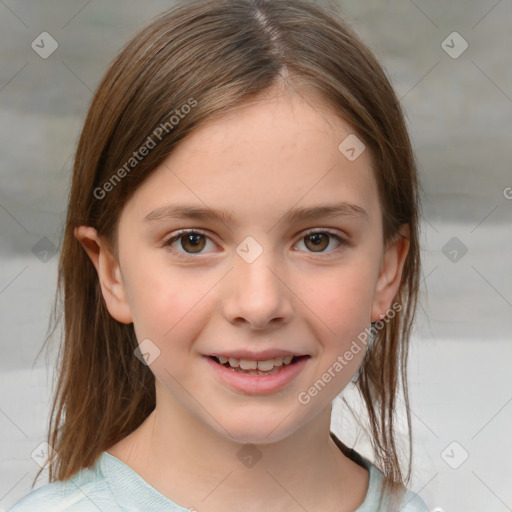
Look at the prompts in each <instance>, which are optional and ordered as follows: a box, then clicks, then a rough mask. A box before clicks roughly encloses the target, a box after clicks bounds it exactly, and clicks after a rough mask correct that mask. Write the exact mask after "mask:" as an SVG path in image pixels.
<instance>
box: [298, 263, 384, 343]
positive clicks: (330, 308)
mask: <svg viewBox="0 0 512 512" xmlns="http://www.w3.org/2000/svg"><path fill="white" fill-rule="evenodd" d="M374 287H375V277H374V272H372V266H371V263H370V262H366V263H364V262H361V263H354V264H350V265H345V266H343V265H340V266H339V268H337V269H334V267H333V268H330V269H329V270H327V269H326V271H325V273H321V274H320V273H317V274H316V276H315V279H314V282H309V281H308V282H307V283H305V285H304V287H303V289H302V292H301V293H300V296H301V297H303V298H304V299H303V300H304V303H305V304H306V305H307V307H309V308H310V309H311V311H312V312H313V313H314V314H315V315H316V316H317V318H318V322H317V323H318V324H320V325H323V327H324V328H325V332H326V333H327V334H329V335H330V336H331V337H333V339H337V340H349V339H352V337H354V336H357V334H359V332H361V330H363V329H364V328H365V327H367V326H368V325H369V323H370V312H371V305H372V300H373V291H374Z"/></svg>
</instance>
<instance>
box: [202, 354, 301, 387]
mask: <svg viewBox="0 0 512 512" xmlns="http://www.w3.org/2000/svg"><path fill="white" fill-rule="evenodd" d="M204 359H205V360H206V362H207V363H208V366H209V367H210V368H211V369H212V370H213V371H214V375H216V376H217V378H220V380H221V381H222V382H223V383H225V384H227V385H228V386H229V387H230V388H234V389H235V390H237V391H239V392H242V393H245V394H268V393H272V392H274V391H277V390H279V389H281V388H283V387H284V386H286V385H287V384H289V383H290V382H292V381H293V379H295V377H296V376H297V375H299V373H300V372H301V371H302V370H303V368H304V367H305V365H306V364H307V361H308V360H309V359H310V356H309V355H304V356H291V355H288V356H285V357H276V358H275V359H266V360H264V361H256V360H250V359H237V358H234V357H230V358H227V357H225V356H206V357H205V358H204Z"/></svg>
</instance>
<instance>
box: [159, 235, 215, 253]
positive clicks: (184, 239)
mask: <svg viewBox="0 0 512 512" xmlns="http://www.w3.org/2000/svg"><path fill="white" fill-rule="evenodd" d="M207 240H209V238H208V237H207V236H206V235H205V234H203V233H200V232H198V231H180V232H179V233H177V234H176V235H174V236H173V237H171V238H169V239H168V240H166V241H165V242H164V246H165V247H170V248H171V249H172V252H174V253H176V254H177V255H178V256H184V257H186V256H187V255H188V254H203V252H204V251H203V249H204V248H205V246H206V244H207Z"/></svg>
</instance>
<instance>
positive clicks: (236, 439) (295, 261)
mask: <svg viewBox="0 0 512 512" xmlns="http://www.w3.org/2000/svg"><path fill="white" fill-rule="evenodd" d="M353 132H354V130H353V129H351V127H350V126H349V125H348V124H347V123H346V122H344V121H343V120H341V119H339V118H338V117H336V116H335V115H334V114H333V113H332V111H331V110H330V109H329V108H328V107H327V106H326V105H324V104H323V103H322V102H321V100H320V99H319V98H317V97H315V96H314V95H312V94H309V95H308V96H307V97H306V96H304V95H299V94H297V93H295V92H294V93H289V92H284V91H283V90H278V89H275V90H272V91H270V92H269V93H267V94H265V95H262V96H261V97H260V98H259V101H258V102H256V103H253V104H248V105H245V106H243V107H241V108H239V109H237V110H236V111H234V112H231V113H229V114H224V115H223V116H222V117H219V118H218V119H216V120H215V121H214V122H209V123H208V124H206V125H203V126H202V127H200V128H198V129H196V130H195V131H194V132H193V133H192V134H191V135H190V136H189V137H188V138H187V139H185V140H184V141H183V142H181V144H180V145H179V146H178V147H177V148H176V150H175V151H174V152H173V154H172V155H170V156H169V157H168V158H167V160H166V161H165V162H164V163H163V164H162V165H161V166H160V167H159V168H157V169H156V170H155V171H154V173H153V174H151V175H150V177H149V178H148V179H147V180H146V181H145V182H144V183H143V184H142V185H141V186H140V187H139V189H138V190H137V191H136V193H135V194H134V196H132V198H131V199H130V200H129V202H128V203H127V204H126V205H125V207H124V209H123V210H122V212H121V216H120V220H119V226H118V229H119V231H118V244H119V245H118V254H119V259H118V260H116V258H115V257H114V256H113V255H112V254H111V253H110V252H109V250H108V248H107V244H106V243H105V241H104V240H103V239H102V238H101V237H99V236H98V235H97V233H96V231H95V230H94V229H93V228H91V227H87V226H81V227H79V228H77V229H76V231H75V235H76V237H77V239H78V240H79V241H80V242H81V243H82V245H83V247H84V248H85V250H86V251H87V253H88V254H89V256H90V258H91V260H92V262H93V263H94V265H95V267H96V269H97V271H98V276H99V280H100V282H101V288H102V292H103V296H104V299H105V302H106V304H107V307H108V309H109V312H110V314H111V315H112V316H113V317H114V318H115V319H116V320H118V321H119V322H124V323H130V322H133V323H134V327H135V331H136V334H137V338H138V340H139V343H140V342H141V341H142V340H144V339H146V338H149V339H150V340H151V342H152V343H154V344H155V345H156V346H157V347H158V349H159V350H160V355H159V357H157V358H156V359H155V360H154V361H153V362H152V363H151V364H150V369H151V371H152V372H153V373H154V374H155V376H156V409H155V410H154V411H153V412H152V413H151V415H150V416H149V417H148V418H147V419H146V420H145V422H144V423H143V424H142V425H141V426H140V427H139V428H138V429H137V430H136V431H134V432H133V433H132V434H130V435H129V436H128V437H126V438H125V439H123V440H122V441H120V442H119V443H117V444H116V445H114V446H112V447H111V448H110V449H109V450H108V451H109V452H110V453H111V454H112V455H114V456H116V457H118V458H119V459H120V460H122V461H123V462H125V463H126V464H128V465H129V466H130V467H131V468H132V469H134V470H135V471H136V472H137V473H138V474H139V475H140V476H142V478H144V479H145V480H146V481H147V482H148V483H149V484H151V485H152V486H153V487H154V488H156V489H157V490H158V491H160V492H161V493H162V494H164V495H165V496H167V497H168V498H169V499H171V500H172V501H174V502H176V503H178V504H179V505H181V506H183V507H185V508H186V507H195V508H197V509H198V510H208V511H212V512H216V511H225V510H242V509H243V510H247V511H257V510H258V511H260V510H262V509H265V510H268V511H282V510H289V511H299V510H300V511H303V510H304V508H305V509H307V510H308V511H320V510H323V511H334V510H336V511H340V510H346V511H353V510H355V509H356V508H357V507H358V506H359V505H360V504H361V503H362V502H363V500H364V497H365V495H366V492H367V488H368V472H367V471H366V469H364V468H362V467H360V466H359V465H357V464H355V463H354V462H353V461H351V460H350V459H348V458H346V457H345V456H344V455H343V454H342V453H341V452H340V450H339V449H338V448H337V447H336V445H335V444H334V443H333V442H332V440H331V439H330V438H329V427H330V418H331V402H332V401H333V399H334V398H335V397H336V396H337V395H338V394H339V393H340V392H341V391H342V390H343V388H344V387H345V386H346V385H347V383H349V382H350V380H351V378H352V377H353V376H354V374H355V372H356V371H357V369H358V367H359V366H360V364H361V361H362V358H363V356H364V350H361V351H360V352H359V353H358V354H357V355H354V358H353V359H352V361H350V363H349V364H348V365H347V366H345V367H344V368H343V370H342V371H340V372H338V373H337V374H336V376H335V378H333V379H332V380H331V382H329V383H328V385H327V386H326V387H325V388H324V389H323V390H322V391H321V392H320V393H318V394H317V396H315V397H313V398H312V399H311V401H310V402H309V403H308V404H307V405H303V404H302V403H300V402H299V401H298V399H297V395H298V393H299V392H301V391H305V390H307V389H308V388H309V387H310V386H311V385H312V384H313V383H314V382H315V381H316V380H317V379H319V378H320V377H321V375H322V374H323V373H325V372H326V371H327V369H328V368H329V367H332V365H333V363H334V362H335V361H336V358H337V357H338V355H341V354H343V353H344V352H345V351H346V350H347V349H348V348H349V347H350V345H351V343H352V341H353V340H355V339H356V338H357V335H358V334H359V333H361V332H362V331H364V329H365V328H368V327H369V324H370V321H377V320H379V319H380V318H382V314H383V313H385V312H386V311H387V309H388V308H390V307H391V305H392V301H393V298H394V297H395V295H396V293H397V291H398V288H399V285H400V278H401V273H402V269H403V263H404V260H405V257H406V254H407V251H408V247H409V246H408V241H407V239H406V238H404V237H398V238H397V239H396V240H395V241H393V242H392V243H390V244H389V245H387V246H385V244H384V242H383V236H382V212H381V209H380V205H379V197H378V192H377V185H376V182H375V178H374V175H373V170H372V162H371V155H370V154H369V151H367V150H366V151H364V152H363V153H362V154H361V156H359V157H358V158H357V159H356V160H355V161H352V162H351V161H349V160H348V159H347V158H346V157H345V156H344V155H343V154H342V153H341V152H340V151H339V150H338V145H339V144H340V143H341V141H343V140H344V139H345V137H346V136H347V135H349V134H350V133H353ZM340 201H343V202H347V203H351V204H355V205H358V206H360V207H361V208H363V209H364V210H365V211H366V213H367V217H365V216H355V215H352V216H348V215H343V216H336V217H321V218H310V219H306V220H302V221H300V222H294V223H288V222H284V221H283V215H284V214H285V212H287V211H288V210H289V209H291V208H294V207H307V206H318V205H325V204H327V203H334V202H340ZM177 203H191V204H194V205H197V206H198V207H205V206H208V207H210V208H213V209H223V208H224V209H226V210H228V211H230V212H232V214H233V217H234V222H233V223H227V222H226V223H224V222H220V221H219V222H217V221H213V220H204V221H203V220H201V221H198V220H182V219H172V218H166V219H162V220H159V221H154V222H151V223H148V222H144V217H145V216H146V215H147V214H148V213H150V212H152V211H153V210H155V209H157V208H160V207H162V206H166V205H171V204H177ZM184 228H187V229H191V228H194V229H197V230H200V231H201V232H204V233H205V235H206V238H205V237H199V248H198V249H195V250H196V251H199V254H197V253H196V254H194V253H193V251H194V246H193V245H192V244H190V243H189V244H187V238H185V237H183V238H181V239H178V240H177V241H175V242H174V243H173V244H172V247H169V246H165V245H164V242H165V241H166V239H169V238H170V237H171V235H173V234H175V233H176V232H177V231H178V230H180V229H184ZM313 228H321V229H319V231H322V229H323V230H324V231H322V232H323V233H325V230H329V231H332V232H334V233H335V234H337V235H339V236H340V237H343V238H344V239H345V240H347V241H348V244H341V245H340V244H339V242H338V241H337V240H336V238H335V237H333V236H330V237H327V235H324V237H323V240H322V241H321V242H320V243H319V244H318V246H315V245H314V243H312V241H311V237H309V238H308V237H307V236H306V235H305V232H306V231H307V230H309V229H313ZM403 234H406V228H404V230H403ZM248 236H251V237H253V238H254V239H255V240H256V241H257V242H258V244H259V245H260V246H261V247H262V248H263V252H262V254H261V255H260V256H259V257H258V258H257V259H256V260H255V261H254V262H252V263H248V262H247V261H245V260H244V259H243V258H241V257H240V256H239V255H238V254H237V252H236V248H237V247H238V246H239V244H241V242H242V241H244V240H245V238H246V237H248ZM172 248H174V252H173V251H172ZM187 251H188V253H187ZM191 252H192V254H191ZM178 253H181V254H182V255H183V256H184V257H179V256H178ZM239 348H243V349H248V350H252V351H260V350H264V349H268V348H280V349H287V350H290V351H296V352H300V353H307V354H310V355H311V357H310V359H309V360H308V362H307V365H306V366H305V368H304V370H303V371H302V372H301V373H300V374H299V375H298V376H297V377H296V378H295V379H294V380H293V381H292V382H290V383H289V384H288V385H287V386H285V387H284V388H283V389H280V390H279V391H277V392H274V393H271V394H267V395H247V394H244V393H241V392H238V391H235V390H233V389H232V388H230V387H228V386H227V385H226V384H224V383H222V382H221V381H220V380H219V379H218V377H217V376H216V375H215V374H214V372H213V371H211V370H210V369H209V368H208V366H207V365H205V359H204V357H203V356H204V355H205V354H210V353H213V352H215V351H217V352H223V351H227V350H234V349H239ZM363 348H364V346H363ZM247 443H251V444H254V445H256V449H257V450H258V451H259V452H260V453H261V455H262V457H261V459H260V460H259V461H258V462H257V463H256V464H255V465H254V466H252V467H245V466H244V465H243V464H242V463H241V462H240V460H239V459H238V457H237V452H238V451H239V450H240V449H241V448H242V447H243V445H245V444H247ZM253 450H254V448H253ZM297 468H302V469H301V471H297Z"/></svg>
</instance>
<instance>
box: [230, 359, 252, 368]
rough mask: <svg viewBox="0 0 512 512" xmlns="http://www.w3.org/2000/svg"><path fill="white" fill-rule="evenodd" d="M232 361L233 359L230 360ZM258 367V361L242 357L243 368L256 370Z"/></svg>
mask: <svg viewBox="0 0 512 512" xmlns="http://www.w3.org/2000/svg"><path fill="white" fill-rule="evenodd" d="M230 363H231V361H230ZM257 367H258V362H257V361H249V360H247V359H240V368H242V370H256V368H257Z"/></svg>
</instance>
